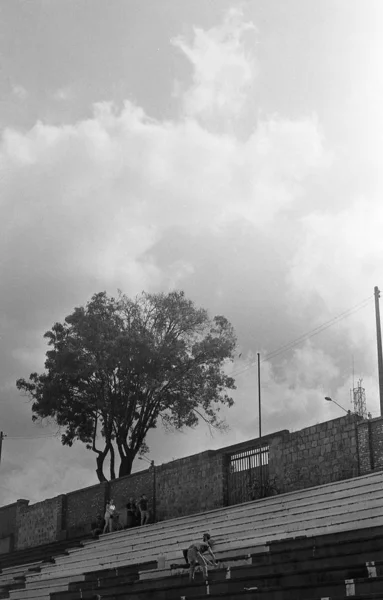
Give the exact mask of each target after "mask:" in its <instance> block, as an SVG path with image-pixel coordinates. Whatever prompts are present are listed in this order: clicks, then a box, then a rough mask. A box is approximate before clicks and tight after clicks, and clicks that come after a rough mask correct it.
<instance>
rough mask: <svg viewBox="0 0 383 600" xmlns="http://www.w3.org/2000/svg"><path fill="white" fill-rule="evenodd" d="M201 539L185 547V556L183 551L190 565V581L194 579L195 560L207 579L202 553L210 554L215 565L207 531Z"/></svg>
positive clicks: (205, 564) (205, 563)
mask: <svg viewBox="0 0 383 600" xmlns="http://www.w3.org/2000/svg"><path fill="white" fill-rule="evenodd" d="M202 540H203V541H202V542H196V543H194V544H191V546H189V548H188V549H187V554H186V556H185V553H184V556H185V559H186V562H188V563H189V565H190V571H189V580H190V581H192V580H193V579H194V572H195V568H196V564H197V562H198V563H199V565H200V566H201V567H202V573H203V575H204V577H205V579H206V580H207V579H208V575H207V562H206V559H205V558H204V557H203V554H205V553H206V552H208V553H209V554H210V556H211V557H212V559H213V561H214V565H215V566H217V563H216V560H215V556H214V554H213V551H212V549H211V541H210V535H209V534H208V533H205V534H204V536H203V538H202Z"/></svg>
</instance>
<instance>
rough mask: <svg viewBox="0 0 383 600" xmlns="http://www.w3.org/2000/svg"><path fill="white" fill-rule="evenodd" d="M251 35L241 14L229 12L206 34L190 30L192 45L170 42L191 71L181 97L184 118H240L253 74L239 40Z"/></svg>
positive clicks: (180, 40) (252, 65) (253, 66)
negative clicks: (182, 55) (191, 73)
mask: <svg viewBox="0 0 383 600" xmlns="http://www.w3.org/2000/svg"><path fill="white" fill-rule="evenodd" d="M255 31H256V29H255V26H254V24H253V23H250V22H248V23H246V22H245V21H244V20H243V13H242V11H240V10H238V9H231V10H229V11H228V12H227V14H226V17H225V20H224V22H223V24H221V25H219V26H216V27H213V28H212V29H210V30H208V31H204V30H202V29H198V28H194V37H193V41H192V43H188V42H187V40H186V39H185V38H184V37H182V36H178V37H176V38H174V39H173V40H172V43H173V45H174V46H175V47H177V48H179V49H180V50H181V51H182V52H183V54H184V55H185V56H186V58H187V59H188V60H189V61H190V63H191V65H192V67H193V85H192V86H191V88H189V89H188V90H187V91H186V93H185V94H184V96H183V101H184V111H185V114H186V115H187V116H190V117H199V118H201V119H203V120H208V121H209V120H211V119H212V117H214V119H216V117H217V115H219V116H221V117H224V118H225V119H228V118H237V117H239V116H240V115H241V111H242V109H243V106H244V104H245V102H246V99H247V92H248V89H249V87H250V86H251V85H252V84H253V83H254V79H255V75H256V72H257V66H256V60H255V59H254V56H253V55H251V54H250V52H247V51H246V49H245V46H244V43H243V37H244V34H245V33H246V32H251V33H252V34H254V33H255Z"/></svg>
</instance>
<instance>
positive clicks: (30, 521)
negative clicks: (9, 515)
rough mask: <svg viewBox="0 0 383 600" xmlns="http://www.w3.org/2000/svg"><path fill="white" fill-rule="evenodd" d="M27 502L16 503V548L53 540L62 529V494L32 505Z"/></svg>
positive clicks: (57, 537)
mask: <svg viewBox="0 0 383 600" xmlns="http://www.w3.org/2000/svg"><path fill="white" fill-rule="evenodd" d="M28 504H29V502H28V500H24V501H19V502H18V503H17V511H16V528H17V536H16V543H15V546H16V549H17V550H22V549H23V548H31V547H33V546H40V545H41V544H49V543H50V542H54V541H56V540H57V539H59V537H60V533H61V531H62V524H63V514H64V510H63V509H64V507H63V504H64V496H56V498H51V499H49V500H44V501H43V502H38V503H37V504H32V506H28Z"/></svg>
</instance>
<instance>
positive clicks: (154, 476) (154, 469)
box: [138, 456, 156, 523]
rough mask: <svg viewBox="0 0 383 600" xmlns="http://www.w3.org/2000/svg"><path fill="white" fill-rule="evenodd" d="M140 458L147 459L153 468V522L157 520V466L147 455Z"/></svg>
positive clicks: (139, 458)
mask: <svg viewBox="0 0 383 600" xmlns="http://www.w3.org/2000/svg"><path fill="white" fill-rule="evenodd" d="M138 460H145V461H146V462H147V463H149V464H150V466H151V468H152V469H153V522H154V523H155V522H156V467H155V465H154V460H149V459H148V458H146V456H139V457H138Z"/></svg>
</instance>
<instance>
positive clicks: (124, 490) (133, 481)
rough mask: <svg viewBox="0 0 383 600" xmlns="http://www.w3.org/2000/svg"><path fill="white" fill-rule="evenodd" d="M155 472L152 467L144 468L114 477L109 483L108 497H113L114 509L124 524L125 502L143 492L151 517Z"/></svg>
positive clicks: (137, 498)
mask: <svg viewBox="0 0 383 600" xmlns="http://www.w3.org/2000/svg"><path fill="white" fill-rule="evenodd" d="M154 484H155V473H154V472H153V469H145V470H144V471H140V472H139V473H133V474H132V475H127V476H126V477H121V478H119V479H115V480H114V481H111V482H110V483H109V498H113V500H114V502H115V505H116V509H117V511H118V513H119V515H120V521H121V523H122V524H123V525H125V524H126V518H127V515H126V503H127V502H128V500H129V498H134V500H136V501H137V500H139V498H140V497H141V495H142V494H145V495H146V496H147V498H148V501H149V510H150V512H151V514H152V517H153V509H154V500H155V495H156V493H155V489H154Z"/></svg>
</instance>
